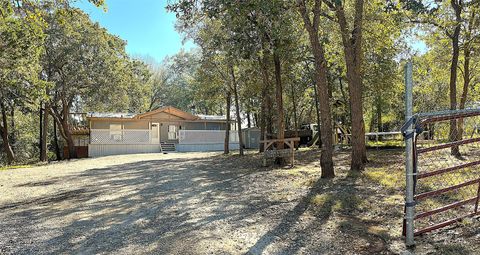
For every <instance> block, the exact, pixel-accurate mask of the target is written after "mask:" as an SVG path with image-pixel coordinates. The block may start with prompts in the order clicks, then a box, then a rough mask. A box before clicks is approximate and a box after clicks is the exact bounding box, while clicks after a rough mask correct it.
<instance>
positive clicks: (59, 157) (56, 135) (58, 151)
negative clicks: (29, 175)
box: [53, 120, 62, 160]
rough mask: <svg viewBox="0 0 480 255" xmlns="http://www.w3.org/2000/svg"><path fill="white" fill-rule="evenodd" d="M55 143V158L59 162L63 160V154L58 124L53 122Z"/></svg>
mask: <svg viewBox="0 0 480 255" xmlns="http://www.w3.org/2000/svg"><path fill="white" fill-rule="evenodd" d="M53 143H54V144H55V156H56V158H57V160H62V153H61V152H60V146H59V145H58V134H57V122H56V121H55V120H53Z"/></svg>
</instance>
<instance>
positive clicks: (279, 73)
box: [273, 49, 285, 165]
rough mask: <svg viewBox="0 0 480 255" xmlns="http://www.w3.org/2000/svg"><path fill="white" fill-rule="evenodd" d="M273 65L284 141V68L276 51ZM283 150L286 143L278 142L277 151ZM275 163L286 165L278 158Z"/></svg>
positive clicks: (280, 134)
mask: <svg viewBox="0 0 480 255" xmlns="http://www.w3.org/2000/svg"><path fill="white" fill-rule="evenodd" d="M273 63H274V66H275V98H276V102H277V139H280V140H283V139H284V138H285V117H284V112H283V87H282V66H281V62H280V56H279V55H278V52H277V51H276V49H275V50H274V52H273ZM283 148H284V142H283V141H280V142H278V143H277V149H280V150H281V149H283ZM275 161H276V163H277V164H279V165H284V164H285V159H284V158H277V159H276V160H275Z"/></svg>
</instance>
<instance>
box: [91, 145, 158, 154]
mask: <svg viewBox="0 0 480 255" xmlns="http://www.w3.org/2000/svg"><path fill="white" fill-rule="evenodd" d="M159 152H160V144H89V145H88V156H89V157H102V156H110V155H122V154H137V153H159Z"/></svg>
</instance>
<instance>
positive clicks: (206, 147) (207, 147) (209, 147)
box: [177, 143, 240, 152]
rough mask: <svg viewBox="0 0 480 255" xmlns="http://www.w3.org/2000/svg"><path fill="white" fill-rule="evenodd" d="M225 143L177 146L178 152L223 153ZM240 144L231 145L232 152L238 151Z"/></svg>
mask: <svg viewBox="0 0 480 255" xmlns="http://www.w3.org/2000/svg"><path fill="white" fill-rule="evenodd" d="M223 147H224V144H223V143H209V144H177V151H181V152H193V151H223ZM239 148H240V146H239V145H238V143H230V150H238V149H239Z"/></svg>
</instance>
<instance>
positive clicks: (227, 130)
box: [223, 88, 232, 154]
mask: <svg viewBox="0 0 480 255" xmlns="http://www.w3.org/2000/svg"><path fill="white" fill-rule="evenodd" d="M226 99H227V109H226V111H227V112H226V115H227V124H226V127H225V144H224V146H223V154H229V153H230V121H231V119H230V107H231V104H232V95H231V92H230V89H228V88H227V96H226Z"/></svg>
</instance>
